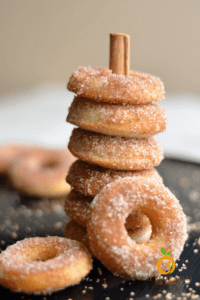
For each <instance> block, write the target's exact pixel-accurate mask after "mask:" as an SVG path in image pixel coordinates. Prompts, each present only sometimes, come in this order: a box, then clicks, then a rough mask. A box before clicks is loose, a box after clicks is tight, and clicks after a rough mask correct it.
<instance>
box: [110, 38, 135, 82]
mask: <svg viewBox="0 0 200 300" xmlns="http://www.w3.org/2000/svg"><path fill="white" fill-rule="evenodd" d="M109 68H110V70H112V72H113V73H115V74H119V75H126V76H129V73H130V35H128V34H125V33H110V62H109Z"/></svg>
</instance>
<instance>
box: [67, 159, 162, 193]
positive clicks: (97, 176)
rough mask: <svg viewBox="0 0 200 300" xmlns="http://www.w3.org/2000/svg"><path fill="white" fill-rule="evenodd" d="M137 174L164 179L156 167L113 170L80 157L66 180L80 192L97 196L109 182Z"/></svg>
mask: <svg viewBox="0 0 200 300" xmlns="http://www.w3.org/2000/svg"><path fill="white" fill-rule="evenodd" d="M135 176H143V177H149V178H155V179H156V180H158V181H162V177H161V176H160V175H159V173H158V172H157V171H156V169H154V168H152V169H149V170H139V171H120V170H111V169H105V168H103V167H100V166H95V165H92V164H89V163H87V162H84V161H82V160H80V159H77V160H76V161H75V162H74V163H73V164H72V165H71V167H70V169H69V172H68V175H67V179H66V180H67V182H68V183H69V184H70V185H71V187H72V188H74V189H75V190H77V191H79V192H80V193H82V194H84V195H86V196H91V197H95V196H96V195H97V194H98V193H99V192H100V191H101V189H102V188H103V187H104V186H105V185H107V184H108V183H111V182H112V181H115V180H117V179H120V178H123V177H135Z"/></svg>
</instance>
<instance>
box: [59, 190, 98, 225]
mask: <svg viewBox="0 0 200 300" xmlns="http://www.w3.org/2000/svg"><path fill="white" fill-rule="evenodd" d="M92 200H93V198H92V197H88V196H84V195H82V194H81V193H79V192H78V191H76V190H74V189H73V190H71V192H70V193H69V195H67V196H66V198H65V212H66V214H67V215H68V216H69V217H70V218H71V219H72V220H73V221H75V222H76V223H78V224H79V225H81V226H84V227H86V226H87V221H88V219H89V217H90V205H91V202H92Z"/></svg>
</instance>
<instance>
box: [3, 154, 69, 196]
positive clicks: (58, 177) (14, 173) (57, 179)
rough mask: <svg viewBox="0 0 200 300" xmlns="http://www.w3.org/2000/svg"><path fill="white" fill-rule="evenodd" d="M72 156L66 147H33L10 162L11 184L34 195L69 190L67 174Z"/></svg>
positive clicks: (55, 194)
mask: <svg viewBox="0 0 200 300" xmlns="http://www.w3.org/2000/svg"><path fill="white" fill-rule="evenodd" d="M74 160H75V158H74V157H73V156H72V155H71V153H70V152H69V151H68V150H67V149H64V148H63V149H45V148H33V149H32V150H30V151H29V152H28V153H22V155H19V156H18V157H17V158H16V159H13V160H12V161H11V162H10V165H9V168H8V175H9V177H10V179H11V182H12V184H13V186H14V187H15V188H16V189H18V190H19V191H21V192H23V193H25V194H28V195H31V196H34V197H60V196H64V195H66V194H68V193H69V191H70V189H71V188H70V185H69V184H68V183H67V182H66V180H65V179H66V176H67V173H68V169H69V166H70V164H71V163H72V162H73V161H74Z"/></svg>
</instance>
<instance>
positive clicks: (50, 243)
mask: <svg viewBox="0 0 200 300" xmlns="http://www.w3.org/2000/svg"><path fill="white" fill-rule="evenodd" d="M91 268H92V259H91V255H90V253H89V251H88V249H87V248H86V247H85V246H84V245H83V244H81V243H79V242H77V241H74V240H69V239H66V238H60V237H56V236H54V237H53V236H52V237H46V238H41V237H36V238H27V239H24V240H22V241H19V242H17V243H16V244H14V245H12V246H9V247H8V248H7V249H6V250H5V251H3V252H2V253H1V254H0V270H1V272H0V285H2V286H3V287H5V288H8V289H10V290H12V291H14V292H23V293H27V294H48V293H52V292H55V291H58V290H61V289H64V288H65V287H67V286H71V285H75V284H78V283H79V282H80V281H81V280H82V279H83V278H84V277H85V276H86V275H87V274H88V273H89V272H90V270H91Z"/></svg>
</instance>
